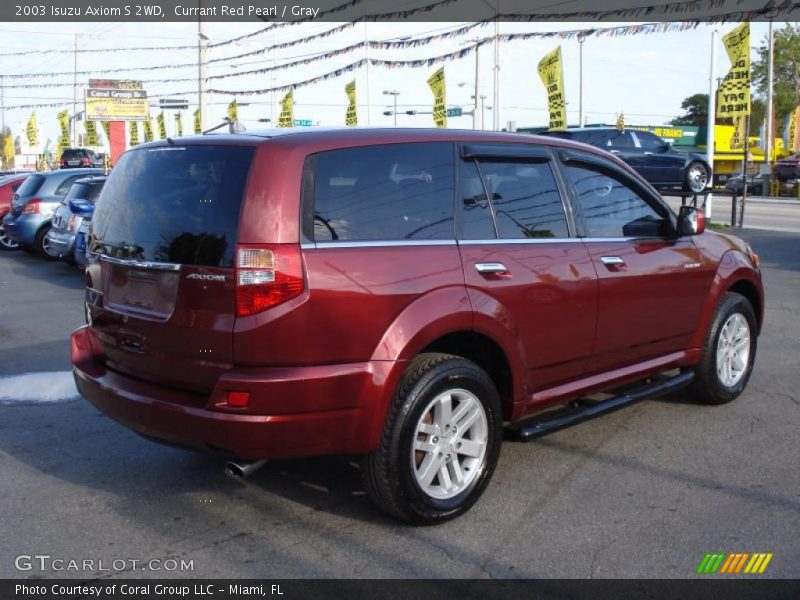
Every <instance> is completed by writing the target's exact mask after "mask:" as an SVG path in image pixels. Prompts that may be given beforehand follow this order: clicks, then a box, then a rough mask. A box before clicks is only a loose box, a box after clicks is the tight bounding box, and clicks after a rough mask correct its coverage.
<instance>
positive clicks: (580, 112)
mask: <svg viewBox="0 0 800 600" xmlns="http://www.w3.org/2000/svg"><path fill="white" fill-rule="evenodd" d="M583 40H584V37H583V36H582V35H579V36H578V127H583Z"/></svg>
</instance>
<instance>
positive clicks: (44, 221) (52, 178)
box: [3, 169, 103, 260]
mask: <svg viewBox="0 0 800 600" xmlns="http://www.w3.org/2000/svg"><path fill="white" fill-rule="evenodd" d="M102 174H103V170H102V169H63V170H58V171H48V172H45V173H34V174H33V175H31V176H30V177H28V178H27V179H26V180H25V182H24V183H23V184H22V185H21V186H20V187H19V189H18V190H17V192H16V194H14V197H13V198H12V200H11V210H10V211H9V212H8V214H7V215H6V216H5V217H4V218H3V229H4V231H5V234H6V235H7V236H8V237H9V238H10V239H12V240H14V241H15V242H17V243H18V244H19V245H20V247H21V248H22V249H24V250H27V251H29V252H38V253H39V254H41V255H42V256H44V257H45V258H48V259H53V260H54V259H57V258H58V254H57V253H55V252H54V251H53V249H52V248H50V243H49V238H48V236H47V233H48V232H49V231H50V227H51V218H52V216H53V212H54V211H55V210H56V208H58V206H59V204H61V200H62V199H63V198H64V196H66V194H67V191H69V188H70V187H72V184H73V183H75V181H76V180H77V179H80V178H82V177H86V176H87V175H102Z"/></svg>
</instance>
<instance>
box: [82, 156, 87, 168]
mask: <svg viewBox="0 0 800 600" xmlns="http://www.w3.org/2000/svg"><path fill="white" fill-rule="evenodd" d="M81 164H82V165H83V166H84V167H88V166H89V159H88V158H86V157H84V158H83V160H81Z"/></svg>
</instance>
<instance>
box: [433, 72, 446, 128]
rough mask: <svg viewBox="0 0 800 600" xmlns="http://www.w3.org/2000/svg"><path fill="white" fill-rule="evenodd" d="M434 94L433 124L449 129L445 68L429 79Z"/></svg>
mask: <svg viewBox="0 0 800 600" xmlns="http://www.w3.org/2000/svg"><path fill="white" fill-rule="evenodd" d="M428 87H430V88H431V92H433V122H434V123H436V126H437V127H447V104H446V100H447V90H446V88H445V84H444V67H442V68H441V69H439V70H438V71H436V72H435V73H434V74H433V75H431V76H430V77H429V78H428Z"/></svg>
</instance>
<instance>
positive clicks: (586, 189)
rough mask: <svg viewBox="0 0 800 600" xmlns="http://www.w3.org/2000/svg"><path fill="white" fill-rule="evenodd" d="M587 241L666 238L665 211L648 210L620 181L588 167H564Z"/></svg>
mask: <svg viewBox="0 0 800 600" xmlns="http://www.w3.org/2000/svg"><path fill="white" fill-rule="evenodd" d="M567 172H568V174H569V178H570V179H571V180H572V183H573V185H574V186H575V192H576V195H577V197H578V201H579V203H580V205H581V210H582V212H583V218H584V221H585V223H586V229H587V235H588V236H589V237H640V236H653V235H666V233H667V232H668V231H669V218H668V216H667V213H666V209H664V208H663V207H661V206H658V207H654V206H651V205H650V204H649V203H648V202H647V201H646V200H645V199H644V198H642V197H641V196H640V195H639V194H637V193H636V192H635V191H634V190H632V189H631V188H630V187H628V186H627V185H626V184H625V183H624V182H623V181H621V180H620V179H618V178H616V177H614V176H610V175H607V174H606V173H604V172H600V171H597V170H594V169H591V168H589V167H584V166H581V167H578V166H574V165H568V166H567Z"/></svg>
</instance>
